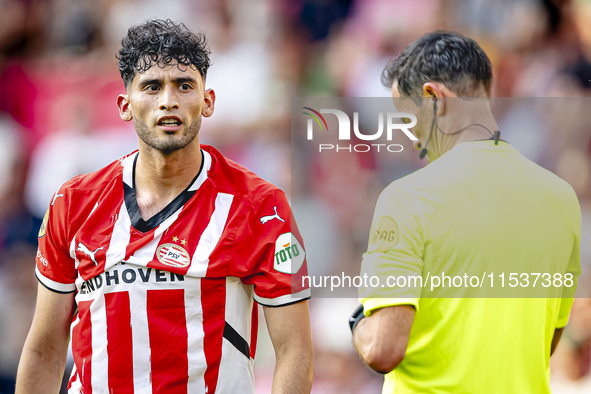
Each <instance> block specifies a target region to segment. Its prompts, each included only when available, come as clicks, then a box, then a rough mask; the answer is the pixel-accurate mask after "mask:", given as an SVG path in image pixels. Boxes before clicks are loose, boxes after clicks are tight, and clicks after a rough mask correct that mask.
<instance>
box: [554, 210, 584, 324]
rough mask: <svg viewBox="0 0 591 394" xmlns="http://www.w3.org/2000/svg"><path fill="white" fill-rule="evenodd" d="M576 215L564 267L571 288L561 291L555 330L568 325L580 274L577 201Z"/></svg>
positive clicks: (579, 214)
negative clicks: (570, 279)
mask: <svg viewBox="0 0 591 394" xmlns="http://www.w3.org/2000/svg"><path fill="white" fill-rule="evenodd" d="M576 207H577V213H578V215H577V216H576V218H575V220H574V222H575V224H574V229H575V230H574V241H573V250H572V252H571V256H570V259H569V261H568V265H567V267H566V272H565V274H566V275H569V274H570V275H572V280H573V281H572V286H569V287H566V286H564V287H563V291H562V299H561V300H560V309H559V311H558V317H557V320H556V328H557V329H558V328H563V327H565V326H566V324H567V323H568V318H569V316H570V311H571V308H572V305H573V301H574V296H575V292H576V290H577V285H578V278H579V275H580V274H581V210H580V206H579V205H578V201H577V204H576Z"/></svg>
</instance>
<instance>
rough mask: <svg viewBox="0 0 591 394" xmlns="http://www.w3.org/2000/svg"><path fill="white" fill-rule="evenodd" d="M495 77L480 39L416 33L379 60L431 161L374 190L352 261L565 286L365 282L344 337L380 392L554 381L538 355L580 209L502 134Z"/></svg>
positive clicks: (561, 309) (377, 270) (522, 388)
mask: <svg viewBox="0 0 591 394" xmlns="http://www.w3.org/2000/svg"><path fill="white" fill-rule="evenodd" d="M492 78H493V77H492V66H491V62H490V60H489V58H488V57H487V55H486V53H485V52H484V51H483V50H482V48H481V47H480V46H479V45H478V44H477V43H476V42H475V41H474V40H472V39H470V38H467V37H464V36H463V35H461V34H459V33H452V32H446V31H435V32H432V33H429V34H426V35H424V36H422V37H420V38H418V39H417V40H416V41H415V42H413V43H412V44H410V45H409V46H408V47H407V48H406V49H405V50H404V51H403V52H402V54H401V55H400V56H399V57H398V58H397V59H395V60H393V61H392V62H391V63H390V64H388V66H387V67H386V68H385V70H384V73H383V77H382V82H383V83H384V84H385V85H386V86H387V87H388V88H391V90H392V97H393V98H394V102H395V104H396V106H397V108H398V110H400V111H402V112H408V113H412V114H415V115H416V116H417V124H416V126H415V127H414V129H413V130H414V133H415V134H416V136H417V137H418V139H419V141H418V142H417V143H416V146H415V147H416V148H418V149H420V150H421V153H420V156H421V157H424V156H427V157H428V159H429V161H430V164H429V165H427V166H426V167H424V168H423V169H420V170H418V171H416V172H414V173H413V174H411V175H409V176H406V177H404V178H401V179H398V180H396V181H395V182H393V183H391V184H390V185H389V186H388V187H387V188H386V189H385V190H384V191H383V192H382V193H381V195H380V197H379V199H378V202H377V205H376V208H375V213H374V217H373V222H372V229H371V234H370V238H369V244H368V250H367V252H366V253H365V254H364V255H363V261H362V267H361V271H362V273H364V274H367V275H370V276H371V275H374V276H379V277H380V278H381V280H384V281H385V278H386V277H388V276H395V277H400V276H410V275H412V276H417V275H418V276H422V277H423V278H425V276H426V274H427V273H428V272H429V273H441V272H445V273H446V274H447V273H448V272H455V273H457V274H458V275H462V273H464V272H474V271H478V272H494V275H495V278H496V280H500V279H499V278H498V275H500V274H503V273H505V274H506V276H507V277H506V278H505V280H507V279H508V275H509V273H510V272H532V273H533V272H537V273H559V274H560V275H561V277H563V276H567V275H570V277H572V278H573V282H574V285H573V286H572V287H571V288H570V289H568V290H569V291H570V292H568V293H567V292H565V293H560V292H562V290H561V289H559V290H558V291H559V293H558V294H559V295H558V296H557V297H554V298H550V297H548V296H544V295H543V294H546V293H543V294H542V295H541V296H540V294H541V293H536V294H537V297H535V296H531V297H520V298H493V297H495V296H497V297H498V294H500V290H499V292H498V293H492V291H496V290H497V287H500V283H497V284H495V289H493V290H491V292H489V293H488V294H489V295H492V297H489V298H476V297H469V296H466V293H459V292H458V293H456V295H455V297H456V298H454V295H453V294H452V295H451V296H449V297H446V298H434V297H433V296H431V298H426V297H425V290H426V289H421V288H420V287H418V288H410V287H408V288H405V289H400V288H394V287H390V288H388V287H387V286H386V287H377V288H368V289H362V290H361V291H360V298H361V302H362V304H363V306H362V307H360V308H359V309H358V310H357V311H356V313H354V314H353V316H352V318H351V321H350V325H351V328H352V330H353V341H354V345H355V348H356V349H357V351H358V353H359V354H360V356H361V357H362V359H363V360H364V361H365V362H366V363H367V364H368V365H369V366H370V367H371V368H372V369H374V370H375V371H377V372H380V373H383V374H385V383H384V389H383V393H396V394H400V393H438V394H439V393H455V394H459V393H476V394H487V393H490V394H493V393H494V394H498V393H504V394H506V393H515V394H525V393H536V394H543V393H550V392H551V390H550V385H549V377H550V373H549V359H550V356H551V355H552V353H553V352H554V350H555V348H556V346H557V344H558V341H559V340H560V336H561V334H562V330H563V328H564V326H565V325H566V324H567V321H568V316H569V313H570V309H571V305H572V301H573V299H572V294H573V293H574V289H576V278H577V277H578V275H579V273H580V256H579V244H580V225H581V213H580V207H579V203H578V200H577V197H576V195H575V193H574V191H573V189H572V188H571V187H570V186H569V185H568V184H567V183H566V182H564V181H563V180H562V179H560V178H558V177H557V176H555V175H554V174H552V173H550V172H549V171H546V170H545V169H543V168H541V167H539V166H538V165H536V164H534V163H533V162H531V161H530V160H528V159H526V158H525V157H524V156H522V155H521V154H520V153H519V152H518V151H517V150H515V149H514V148H513V147H512V146H511V145H510V144H509V143H508V142H506V141H504V140H503V139H502V136H501V135H500V132H499V131H498V127H497V124H496V122H495V119H494V117H493V115H492V112H491V109H490V103H489V100H488V97H490V93H491V84H492ZM456 97H457V98H456ZM532 282H533V279H532ZM505 286H507V283H505ZM529 286H531V284H530V285H529ZM538 287H539V284H538ZM458 291H462V290H461V289H460V290H458ZM544 291H546V290H544ZM450 294H451V293H450ZM495 294H496V295H495ZM524 294H530V295H531V294H533V293H524ZM560 294H562V297H560ZM460 297H461V298H460Z"/></svg>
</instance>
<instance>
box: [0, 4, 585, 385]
mask: <svg viewBox="0 0 591 394" xmlns="http://www.w3.org/2000/svg"><path fill="white" fill-rule="evenodd" d="M151 17H168V18H171V19H173V20H182V21H183V22H185V23H186V24H187V25H188V26H189V27H190V28H192V29H199V30H201V31H202V32H204V33H206V35H207V37H208V39H209V45H210V48H211V50H212V55H211V59H212V61H213V66H212V67H211V69H210V71H209V72H208V76H207V81H206V87H208V88H213V89H214V90H215V91H216V96H217V100H216V108H215V113H214V116H213V117H211V118H209V119H206V120H205V121H204V122H203V126H202V130H201V142H202V143H206V144H212V145H214V146H216V147H217V148H218V149H220V150H221V151H222V153H224V154H225V155H226V156H228V157H230V158H232V159H234V160H235V161H238V162H239V163H241V164H243V165H245V166H246V167H248V168H250V169H252V170H253V171H255V172H256V173H258V174H259V175H261V176H262V177H264V178H265V179H267V180H269V181H271V182H273V183H275V184H277V185H278V186H280V187H281V188H283V189H284V190H286V192H287V193H288V195H290V194H291V193H293V194H294V199H295V197H296V196H295V195H296V194H298V196H299V197H301V193H303V194H306V193H307V195H314V196H315V199H314V201H313V203H309V204H304V203H302V204H297V203H294V211H295V215H296V217H297V218H298V223H299V227H300V229H301V231H302V234H303V236H304V241H305V242H307V243H309V244H310V245H309V246H308V248H309V253H308V259H309V264H316V263H315V262H314V261H313V259H314V257H316V258H318V259H319V260H322V262H323V264H324V263H326V264H330V261H327V260H326V259H325V257H326V256H325V255H322V253H323V252H322V250H321V249H322V248H319V247H316V246H315V244H318V243H319V242H320V241H323V240H327V241H330V238H331V237H333V238H334V237H335V234H338V231H337V229H339V231H341V230H343V229H345V230H350V231H348V233H350V234H352V235H351V238H350V239H347V240H346V242H341V246H342V248H341V249H339V250H340V252H339V256H338V257H339V258H338V261H339V262H342V263H343V264H346V265H348V266H349V267H351V270H355V269H358V267H359V262H360V259H361V254H362V253H363V251H364V250H365V247H366V245H367V235H368V232H369V223H370V221H371V214H372V210H373V205H374V202H375V200H376V198H377V194H378V193H379V191H381V189H382V188H383V187H384V186H385V185H387V184H388V183H389V182H391V181H392V180H394V179H395V178H397V177H400V176H403V175H405V174H407V173H409V172H411V171H413V170H414V169H416V168H419V167H420V166H422V165H424V163H423V162H420V161H419V160H418V158H417V157H416V154H414V153H413V152H404V153H403V154H401V155H399V156H397V157H396V160H397V162H396V164H395V165H392V163H380V161H379V158H372V159H371V160H367V159H366V158H365V157H364V156H363V155H359V157H358V159H359V160H357V161H355V160H353V161H351V160H344V161H343V162H336V161H335V160H337V159H336V158H333V159H334V160H332V161H330V162H316V163H302V162H299V161H298V160H296V159H301V158H300V157H296V156H294V154H293V151H292V150H291V149H290V132H291V130H290V129H291V126H290V124H291V123H290V116H291V98H292V97H308V96H321V97H388V96H389V91H388V90H387V89H385V88H384V87H382V86H381V84H380V73H381V71H382V69H383V67H384V65H385V64H386V63H387V61H388V60H389V59H390V58H392V57H393V56H395V55H397V54H398V53H400V51H401V50H402V49H403V48H404V47H405V46H406V45H407V44H409V43H410V42H411V41H412V40H414V39H415V38H417V37H418V36H420V35H421V34H423V33H426V32H428V31H432V30H434V29H437V28H445V29H451V30H457V31H460V32H462V33H464V34H466V35H468V36H470V37H472V38H474V39H476V40H477V41H478V42H479V43H480V44H481V45H482V47H483V48H484V49H485V51H486V52H487V53H488V54H489V56H490V57H491V60H492V63H493V66H494V75H495V82H494V88H493V96H496V97H540V98H541V97H573V98H574V99H551V100H552V101H547V102H545V103H546V104H543V103H544V101H543V100H545V99H539V100H542V101H535V103H537V104H536V106H541V108H543V109H544V108H545V109H548V107H556V106H557V107H558V110H559V111H560V114H561V115H560V116H564V118H565V119H568V121H564V122H562V121H561V122H558V121H557V122H556V123H555V124H552V123H550V124H549V123H547V122H543V121H541V120H540V119H539V118H538V117H536V116H532V111H531V110H517V109H516V108H527V107H528V106H530V105H531V104H530V103H531V101H524V100H522V99H510V100H505V101H500V102H499V104H498V105H497V106H496V109H495V110H496V111H498V113H499V114H501V115H502V121H501V123H500V126H501V130H502V131H503V133H504V136H505V138H506V139H508V140H509V141H510V142H512V143H513V144H514V146H516V147H517V148H518V149H519V150H520V151H522V153H524V154H525V155H526V156H528V157H529V158H531V159H532V160H534V161H536V162H537V163H539V164H541V165H543V166H544V167H546V168H548V169H549V170H550V171H553V172H555V173H556V174H558V175H559V176H561V177H562V178H564V179H566V180H567V181H568V182H569V183H571V185H572V186H573V187H574V188H575V191H576V192H577V194H578V196H579V199H580V201H581V206H582V210H583V239H582V245H581V246H582V264H583V276H587V277H589V275H591V249H590V248H591V242H589V240H590V237H591V122H588V121H587V122H585V121H581V120H580V118H577V116H578V114H581V113H583V114H584V113H585V108H589V105H590V104H591V98H584V97H588V96H591V1H590V0H316V1H313V0H308V1H306V0H279V1H272V0H249V1H240V0H216V1H206V0H168V1H166V2H162V1H156V0H0V140H1V141H2V142H1V143H0V164H1V165H0V201H1V204H0V314H1V315H2V318H1V319H0V394H4V393H12V392H13V391H12V390H13V387H14V378H15V374H16V367H17V364H18V359H19V356H20V351H21V348H22V344H23V342H24V340H25V337H26V334H27V331H28V327H29V325H30V322H31V319H32V315H33V310H34V303H35V295H36V286H37V281H36V279H35V276H34V266H35V263H34V260H35V254H36V243H37V232H38V229H39V227H40V225H41V219H42V217H43V215H44V213H45V210H46V208H47V205H48V203H49V200H50V197H51V195H52V194H53V192H54V191H55V190H57V189H58V187H59V186H60V185H61V184H62V183H63V182H64V181H66V180H67V179H69V178H71V177H73V176H75V175H78V174H80V173H85V172H90V171H94V170H96V169H98V168H100V167H102V166H104V165H106V164H108V163H110V162H112V161H114V160H116V159H117V158H118V157H120V156H123V155H125V154H127V153H129V152H131V151H132V150H134V149H136V147H137V137H136V135H135V132H134V130H133V126H132V125H131V124H129V123H124V122H122V121H121V120H120V118H119V115H118V112H117V108H116V105H115V98H116V96H117V95H118V94H119V93H121V92H123V91H124V86H123V83H122V81H121V78H120V76H119V72H118V67H117V60H116V58H115V54H116V53H117V51H118V49H119V45H120V42H121V38H122V37H123V35H124V34H125V32H126V30H127V28H128V27H129V26H131V25H133V24H137V23H140V22H142V21H144V20H145V19H148V18H151ZM540 103H541V104H540ZM555 109H556V108H555ZM557 117H558V115H557ZM560 119H562V118H560ZM505 130H507V133H505ZM292 159H293V160H292ZM292 161H293V163H292ZM388 166H390V167H388ZM385 168H386V169H387V170H388V171H385V170H384V169H385ZM384 174H386V176H384ZM360 183H362V184H363V187H360ZM359 199H364V200H365V201H369V202H370V203H368V204H365V206H364V207H362V208H355V207H353V205H354V204H352V203H351V201H358V200H359ZM298 201H306V199H305V198H301V199H299V200H298ZM357 206H359V204H357ZM322 209H328V210H330V211H331V212H332V213H333V215H332V220H328V221H323V223H317V222H316V223H315V222H314V217H315V212H316V211H318V210H322ZM311 227H316V228H317V229H318V228H320V229H322V231H321V232H320V231H319V233H322V234H323V237H324V238H322V237H319V238H316V239H314V240H310V241H308V240H307V238H306V232H307V231H308V230H307V228H311ZM315 250H317V251H318V252H315ZM586 283H589V282H588V281H587V282H586ZM580 294H582V297H586V298H580V299H577V300H576V301H575V304H574V306H573V312H572V316H571V322H570V324H569V326H568V327H567V329H566V330H565V333H564V335H563V339H562V341H561V344H560V346H559V348H558V350H557V352H556V354H555V355H554V356H553V357H552V360H551V367H552V385H553V388H554V391H555V392H556V393H583V392H591V294H590V293H589V289H583V291H582V292H581V293H580ZM357 304H358V302H357V301H356V300H355V299H328V298H317V299H312V300H311V301H310V308H311V315H312V316H311V318H312V325H313V327H312V330H313V335H314V338H315V347H316V349H315V357H316V379H315V384H314V388H313V393H315V394H328V393H339V394H347V393H371V392H380V390H381V382H382V376H381V375H378V374H375V373H373V372H372V371H371V370H369V369H368V368H367V367H365V366H364V365H363V364H362V363H361V362H360V361H359V359H358V357H357V356H356V354H355V352H354V350H353V348H352V346H351V337H350V333H349V332H348V327H347V324H346V321H347V318H348V315H349V314H350V312H351V311H352V310H353V309H354V308H355V306H356V305H357ZM264 333H265V329H264V324H262V325H261V337H262V338H261V340H260V344H259V349H258V352H257V353H258V354H257V360H256V372H255V373H256V379H257V383H256V384H257V389H258V391H260V392H261V393H264V392H270V385H271V379H272V373H273V365H274V359H273V357H274V356H273V350H272V346H271V344H270V341H269V339H268V337H266V336H265V334H264Z"/></svg>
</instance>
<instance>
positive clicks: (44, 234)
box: [35, 187, 77, 293]
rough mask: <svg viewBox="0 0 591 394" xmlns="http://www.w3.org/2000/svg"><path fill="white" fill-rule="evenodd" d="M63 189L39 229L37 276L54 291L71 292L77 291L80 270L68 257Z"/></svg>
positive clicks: (65, 195)
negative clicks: (76, 282)
mask: <svg viewBox="0 0 591 394" xmlns="http://www.w3.org/2000/svg"><path fill="white" fill-rule="evenodd" d="M60 189H61V191H60V190H59V189H58V191H57V192H55V194H54V195H53V197H52V199H51V202H50V204H49V207H48V208H47V212H46V213H45V217H44V218H43V223H42V224H41V229H40V230H39V248H38V250H37V257H36V263H37V266H36V268H35V276H36V277H37V280H39V282H41V284H42V285H43V286H45V287H46V288H48V289H49V290H51V291H54V292H57V293H71V292H73V291H75V290H76V285H75V281H76V277H77V271H76V268H75V264H74V260H73V259H72V258H71V257H70V254H69V245H68V236H67V229H68V223H67V220H68V214H67V212H68V202H67V192H66V191H64V187H62V188H60Z"/></svg>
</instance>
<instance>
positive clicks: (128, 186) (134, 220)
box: [122, 149, 211, 233]
mask: <svg viewBox="0 0 591 394" xmlns="http://www.w3.org/2000/svg"><path fill="white" fill-rule="evenodd" d="M138 156H139V152H136V153H134V154H132V155H130V156H128V157H126V158H125V159H124V160H123V163H122V164H123V189H124V193H125V207H126V208H127V213H128V214H129V219H130V221H131V225H132V226H133V227H134V228H135V229H136V230H138V231H140V232H142V233H146V232H149V231H151V230H153V229H155V228H156V227H158V226H159V225H160V224H162V222H164V221H165V220H166V219H168V218H169V217H171V216H172V215H174V213H175V212H177V211H178V210H179V209H180V208H182V207H183V205H185V204H186V203H187V202H188V201H189V200H190V199H191V198H192V197H193V195H195V193H196V192H197V190H199V188H200V187H201V185H202V184H203V182H205V180H206V179H207V174H208V172H209V169H210V168H211V155H210V154H209V153H208V152H206V151H204V150H203V149H201V167H200V168H199V172H198V173H197V175H196V176H195V178H193V180H192V181H191V183H190V184H189V186H187V188H186V189H185V190H183V191H182V192H181V193H180V194H179V195H178V196H176V198H175V199H174V200H172V201H171V202H170V203H169V204H168V205H167V206H166V207H164V208H163V209H162V210H161V211H160V212H158V213H157V214H156V215H154V216H152V217H151V218H150V219H148V220H144V219H142V216H141V214H140V209H139V207H138V205H137V199H136V194H135V166H136V163H137V158H138Z"/></svg>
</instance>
